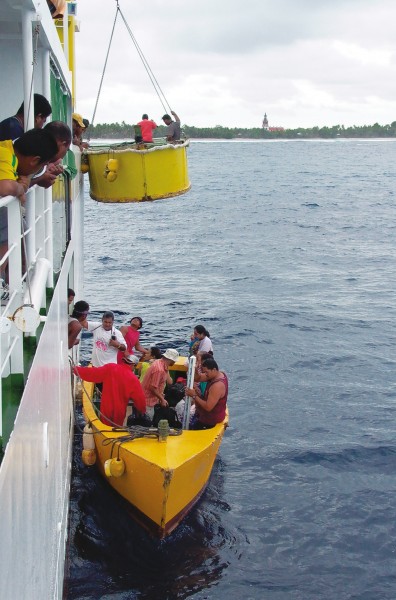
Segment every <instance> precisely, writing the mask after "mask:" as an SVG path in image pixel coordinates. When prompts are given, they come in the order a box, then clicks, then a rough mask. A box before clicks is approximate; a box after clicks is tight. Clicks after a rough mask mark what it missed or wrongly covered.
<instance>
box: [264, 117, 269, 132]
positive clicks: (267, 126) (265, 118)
mask: <svg viewBox="0 0 396 600" xmlns="http://www.w3.org/2000/svg"><path fill="white" fill-rule="evenodd" d="M263 129H269V125H268V119H267V113H264V119H263Z"/></svg>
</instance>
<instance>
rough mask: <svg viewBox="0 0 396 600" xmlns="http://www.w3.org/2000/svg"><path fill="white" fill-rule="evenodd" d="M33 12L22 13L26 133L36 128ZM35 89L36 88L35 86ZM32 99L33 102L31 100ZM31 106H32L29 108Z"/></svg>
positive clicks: (25, 11) (24, 11)
mask: <svg viewBox="0 0 396 600" xmlns="http://www.w3.org/2000/svg"><path fill="white" fill-rule="evenodd" d="M33 18H34V12H33V11H27V10H23V11H22V52H23V95H24V118H25V131H27V130H28V129H32V128H33V127H34V100H33V94H32V96H31V95H30V93H31V91H32V92H34V89H32V83H33V82H32V78H33V35H32V20H33ZM33 87H34V86H33ZM30 99H31V100H30ZM29 104H30V106H29Z"/></svg>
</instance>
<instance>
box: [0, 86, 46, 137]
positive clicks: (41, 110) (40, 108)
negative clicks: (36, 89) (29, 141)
mask: <svg viewBox="0 0 396 600" xmlns="http://www.w3.org/2000/svg"><path fill="white" fill-rule="evenodd" d="M24 110H25V109H24V103H23V102H22V104H21V106H20V107H19V108H18V110H17V113H16V115H14V116H13V117H8V118H7V119H4V121H1V123H0V141H4V140H16V139H17V138H19V137H20V136H21V135H22V134H23V132H24V129H25V112H24ZM51 112H52V108H51V104H50V103H49V102H48V100H47V98H45V96H42V95H41V94H34V128H35V129H41V128H42V127H43V126H44V123H45V122H46V120H47V118H48V117H49V116H50V114H51Z"/></svg>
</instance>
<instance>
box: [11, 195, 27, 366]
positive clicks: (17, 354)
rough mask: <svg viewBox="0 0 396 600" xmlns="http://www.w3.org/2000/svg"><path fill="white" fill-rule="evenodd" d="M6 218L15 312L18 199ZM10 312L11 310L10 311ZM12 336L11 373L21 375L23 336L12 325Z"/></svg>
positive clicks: (19, 255) (18, 258) (19, 300)
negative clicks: (13, 342)
mask: <svg viewBox="0 0 396 600" xmlns="http://www.w3.org/2000/svg"><path fill="white" fill-rule="evenodd" d="M7 209H8V210H7V216H8V248H11V246H12V245H15V248H14V250H13V251H12V252H11V254H10V256H9V258H8V271H9V289H10V295H11V294H13V293H14V292H16V296H15V299H14V300H13V302H12V307H13V309H14V310H15V308H17V307H18V306H20V305H21V304H22V291H23V290H22V238H21V229H22V228H21V210H20V205H19V199H18V198H14V200H13V201H12V202H11V203H10V204H9V205H8V206H7ZM11 310H12V309H11ZM12 335H13V336H14V337H17V338H18V339H17V342H16V344H15V346H14V349H13V351H12V353H11V357H10V358H11V373H23V337H22V336H23V334H22V332H21V331H19V330H18V329H17V328H16V327H15V326H14V325H12Z"/></svg>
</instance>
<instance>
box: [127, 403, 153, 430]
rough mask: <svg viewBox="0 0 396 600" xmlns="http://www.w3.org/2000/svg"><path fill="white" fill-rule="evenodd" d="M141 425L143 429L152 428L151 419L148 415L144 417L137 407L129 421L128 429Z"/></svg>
mask: <svg viewBox="0 0 396 600" xmlns="http://www.w3.org/2000/svg"><path fill="white" fill-rule="evenodd" d="M134 425H140V426H141V427H151V419H150V417H149V416H148V415H142V413H139V412H138V411H137V410H136V409H135V407H134V408H133V409H132V414H131V415H129V417H128V419H127V427H133V426H134Z"/></svg>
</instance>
